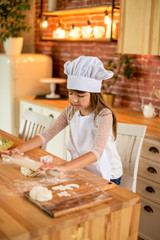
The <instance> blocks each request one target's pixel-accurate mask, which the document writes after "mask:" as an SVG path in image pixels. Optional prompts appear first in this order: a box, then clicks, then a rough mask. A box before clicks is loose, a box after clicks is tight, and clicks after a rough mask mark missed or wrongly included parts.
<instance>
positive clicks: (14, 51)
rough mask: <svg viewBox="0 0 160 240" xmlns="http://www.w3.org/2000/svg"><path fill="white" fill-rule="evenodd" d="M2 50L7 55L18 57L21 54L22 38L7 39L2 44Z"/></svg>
mask: <svg viewBox="0 0 160 240" xmlns="http://www.w3.org/2000/svg"><path fill="white" fill-rule="evenodd" d="M3 45H4V50H5V53H6V54H7V55H19V54H21V52H22V47H23V37H18V38H12V37H10V38H7V39H6V40H5V41H4V42H3Z"/></svg>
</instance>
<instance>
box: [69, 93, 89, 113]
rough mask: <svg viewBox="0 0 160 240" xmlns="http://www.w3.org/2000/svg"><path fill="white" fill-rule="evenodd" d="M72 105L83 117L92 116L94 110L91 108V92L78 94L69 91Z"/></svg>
mask: <svg viewBox="0 0 160 240" xmlns="http://www.w3.org/2000/svg"><path fill="white" fill-rule="evenodd" d="M68 93H69V101H70V103H71V104H72V105H73V106H74V107H75V108H76V110H79V111H80V113H81V115H88V114H90V113H91V112H92V111H93V109H92V106H91V94H90V93H89V92H78V91H74V90H68Z"/></svg>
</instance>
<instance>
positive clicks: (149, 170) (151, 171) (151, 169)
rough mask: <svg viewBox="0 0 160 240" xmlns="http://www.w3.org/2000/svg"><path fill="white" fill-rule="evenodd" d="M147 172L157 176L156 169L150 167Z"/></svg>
mask: <svg viewBox="0 0 160 240" xmlns="http://www.w3.org/2000/svg"><path fill="white" fill-rule="evenodd" d="M147 171H148V172H149V173H153V174H157V171H156V169H155V168H153V167H148V168H147Z"/></svg>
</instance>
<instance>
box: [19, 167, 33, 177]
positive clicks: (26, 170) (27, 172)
mask: <svg viewBox="0 0 160 240" xmlns="http://www.w3.org/2000/svg"><path fill="white" fill-rule="evenodd" d="M21 173H22V174H23V175H24V176H26V177H29V176H30V175H31V174H32V173H34V171H33V170H31V169H29V168H26V167H21Z"/></svg>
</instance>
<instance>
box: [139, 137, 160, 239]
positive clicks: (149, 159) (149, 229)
mask: <svg viewBox="0 0 160 240" xmlns="http://www.w3.org/2000/svg"><path fill="white" fill-rule="evenodd" d="M137 193H138V194H140V195H141V196H142V205H141V216H140V225H139V236H140V237H142V238H143V239H145V240H148V239H154V240H159V236H160V228H159V222H160V137H154V136H146V137H145V139H144V142H143V146H142V151H141V157H140V162H139V168H138V179H137Z"/></svg>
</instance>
